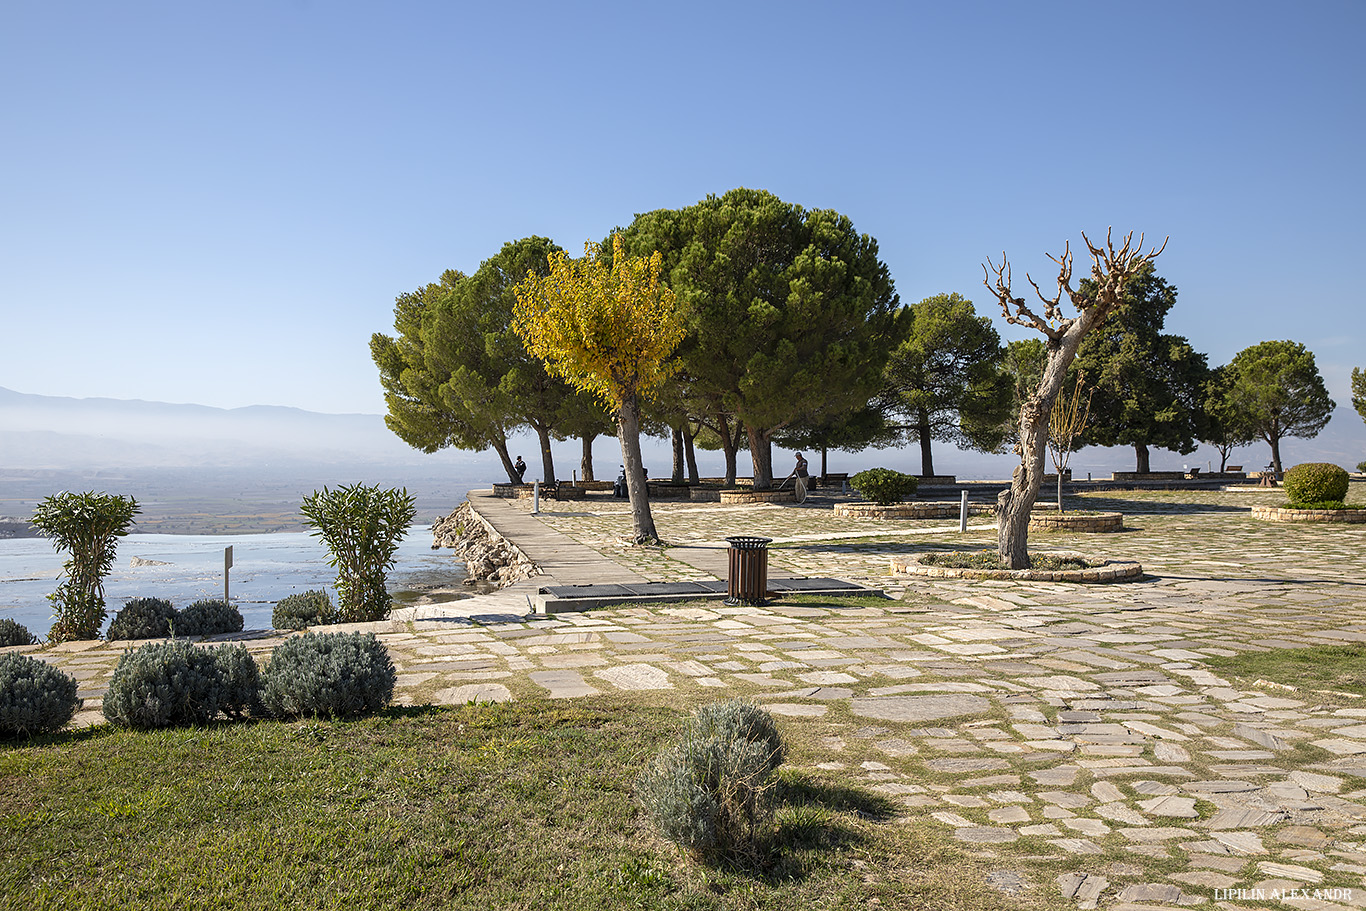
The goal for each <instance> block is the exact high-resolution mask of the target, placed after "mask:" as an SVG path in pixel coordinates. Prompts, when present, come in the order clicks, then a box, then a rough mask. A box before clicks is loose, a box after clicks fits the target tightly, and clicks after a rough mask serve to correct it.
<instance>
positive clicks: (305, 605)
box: [270, 589, 337, 629]
mask: <svg viewBox="0 0 1366 911" xmlns="http://www.w3.org/2000/svg"><path fill="white" fill-rule="evenodd" d="M336 616H337V612H336V610H334V609H333V607H332V599H331V598H329V597H327V592H325V591H321V590H319V589H312V590H310V591H306V592H299V593H298V594H294V595H288V596H286V597H284V598H281V599H280V602H279V603H278V604H276V605H275V610H274V611H273V612H272V613H271V615H270V625H271V626H273V627H275V628H276V629H304V628H306V627H309V626H314V625H316V624H319V623H335V622H336Z"/></svg>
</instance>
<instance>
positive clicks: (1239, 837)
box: [1210, 832, 1266, 854]
mask: <svg viewBox="0 0 1366 911" xmlns="http://www.w3.org/2000/svg"><path fill="white" fill-rule="evenodd" d="M1210 838H1211V839H1213V840H1214V841H1216V842H1218V843H1219V844H1221V845H1223V846H1224V847H1226V848H1228V849H1229V850H1230V851H1234V852H1236V853H1238V854H1265V853H1266V848H1265V847H1263V845H1262V837H1261V836H1260V835H1258V834H1257V833H1256V832H1211V833H1210Z"/></svg>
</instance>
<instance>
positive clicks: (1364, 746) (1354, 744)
mask: <svg viewBox="0 0 1366 911" xmlns="http://www.w3.org/2000/svg"><path fill="white" fill-rule="evenodd" d="M1313 743H1314V746H1316V747H1323V748H1324V749H1325V750H1327V751H1328V752H1330V753H1336V754H1338V755H1339V756H1358V755H1360V754H1362V753H1366V743H1363V742H1361V741H1360V740H1335V739H1333V738H1331V737H1330V738H1327V739H1325V740H1315V741H1313Z"/></svg>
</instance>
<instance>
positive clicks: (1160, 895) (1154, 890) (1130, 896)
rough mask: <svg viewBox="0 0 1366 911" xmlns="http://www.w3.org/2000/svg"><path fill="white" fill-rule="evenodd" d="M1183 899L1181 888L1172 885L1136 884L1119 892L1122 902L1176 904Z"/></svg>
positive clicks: (1118, 897)
mask: <svg viewBox="0 0 1366 911" xmlns="http://www.w3.org/2000/svg"><path fill="white" fill-rule="evenodd" d="M1180 899H1181V887H1180V886H1173V885H1171V884H1170V883H1134V884H1133V885H1129V886H1125V887H1124V888H1123V889H1120V890H1119V895H1118V896H1117V900H1118V901H1122V902H1175V901H1179V900H1180Z"/></svg>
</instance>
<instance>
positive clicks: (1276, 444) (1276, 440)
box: [1267, 434, 1281, 481]
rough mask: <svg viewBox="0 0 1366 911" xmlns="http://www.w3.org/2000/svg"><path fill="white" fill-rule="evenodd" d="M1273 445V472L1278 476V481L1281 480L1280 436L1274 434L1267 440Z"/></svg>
mask: <svg viewBox="0 0 1366 911" xmlns="http://www.w3.org/2000/svg"><path fill="white" fill-rule="evenodd" d="M1267 442H1269V443H1270V444H1271V470H1272V472H1274V473H1275V475H1276V480H1278V481H1279V480H1280V479H1281V438H1280V435H1279V434H1272V435H1271V437H1270V438H1269V439H1268V440H1267Z"/></svg>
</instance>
